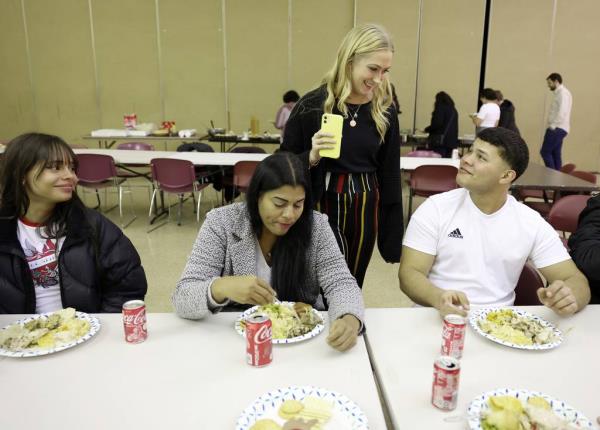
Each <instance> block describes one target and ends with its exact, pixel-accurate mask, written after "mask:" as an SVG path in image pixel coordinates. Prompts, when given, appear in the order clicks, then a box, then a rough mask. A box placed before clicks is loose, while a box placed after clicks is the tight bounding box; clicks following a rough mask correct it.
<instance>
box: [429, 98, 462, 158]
mask: <svg viewBox="0 0 600 430" xmlns="http://www.w3.org/2000/svg"><path fill="white" fill-rule="evenodd" d="M425 132H427V133H429V145H430V148H431V149H432V150H434V151H435V152H437V153H438V154H440V155H441V156H442V157H446V158H448V157H450V156H451V155H452V150H453V149H455V148H458V112H457V111H456V108H455V107H454V100H452V97H450V96H449V95H448V94H447V93H445V92H444V91H440V92H439V93H437V94H436V95H435V103H434V105H433V112H432V113H431V124H430V125H428V126H427V127H425Z"/></svg>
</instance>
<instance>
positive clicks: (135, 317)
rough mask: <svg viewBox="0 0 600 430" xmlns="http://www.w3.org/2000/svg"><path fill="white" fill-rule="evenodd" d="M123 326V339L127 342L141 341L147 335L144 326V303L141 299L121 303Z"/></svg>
mask: <svg viewBox="0 0 600 430" xmlns="http://www.w3.org/2000/svg"><path fill="white" fill-rule="evenodd" d="M123 328H124V329H125V340H126V341H127V342H129V343H142V342H143V341H145V340H146V338H147V337H148V329H147V328H146V304H145V303H144V302H143V300H130V301H128V302H125V303H123Z"/></svg>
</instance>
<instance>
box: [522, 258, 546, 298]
mask: <svg viewBox="0 0 600 430" xmlns="http://www.w3.org/2000/svg"><path fill="white" fill-rule="evenodd" d="M539 288H544V280H543V279H542V277H541V276H540V274H539V273H538V272H537V270H535V267H533V266H532V265H531V264H530V263H529V262H527V263H525V266H523V271H522V272H521V276H519V281H518V282H517V286H516V287H515V306H533V305H541V304H542V303H541V302H540V299H539V298H538V295H537V290H538V289H539Z"/></svg>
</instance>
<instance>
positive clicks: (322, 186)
mask: <svg viewBox="0 0 600 430" xmlns="http://www.w3.org/2000/svg"><path fill="white" fill-rule="evenodd" d="M393 54H394V47H393V44H392V41H391V39H390V36H389V35H388V33H387V32H386V31H385V30H384V29H383V28H381V27H379V26H377V25H373V24H365V25H362V26H359V27H355V28H353V29H352V30H350V32H349V33H348V34H347V35H346V37H345V38H344V40H343V41H342V44H341V46H340V47H339V49H338V53H337V58H336V60H335V63H334V65H333V67H332V69H331V70H330V71H329V72H328V73H327V74H326V75H325V78H324V80H323V85H322V86H320V87H319V88H317V89H315V90H312V91H310V92H309V93H308V94H306V95H305V96H304V97H302V98H301V99H300V101H299V102H298V103H297V104H296V106H295V107H294V110H293V111H292V113H291V115H290V119H289V121H288V123H287V126H286V130H285V135H284V138H283V144H282V149H284V150H287V151H291V152H294V153H296V154H299V155H300V157H301V159H302V161H303V162H304V164H305V165H306V167H307V168H308V169H310V175H311V185H312V193H313V195H314V201H315V203H316V207H317V209H318V210H320V211H321V212H323V213H325V214H327V215H328V217H329V224H330V225H331V228H332V229H333V232H334V234H335V238H336V239H337V242H338V245H339V247H340V249H341V251H342V253H343V254H344V256H345V258H346V261H347V263H348V267H349V268H350V272H352V274H353V275H354V276H355V277H356V280H357V281H358V285H359V286H361V287H362V284H363V281H364V278H365V273H366V270H367V266H368V264H369V261H370V259H371V255H372V253H373V248H374V246H375V241H376V238H377V237H378V245H379V251H380V253H381V255H382V257H383V258H384V260H385V261H387V262H398V261H399V260H400V250H401V243H402V233H403V214H402V194H401V178H400V132H399V126H398V115H397V112H396V108H395V106H394V104H393V102H392V100H393V98H392V91H391V86H390V82H389V80H388V76H387V75H388V72H389V69H390V67H391V64H392V57H393ZM324 113H334V114H339V115H342V116H343V117H344V123H343V131H342V145H341V154H340V157H339V158H338V159H332V158H321V155H320V153H319V151H320V150H322V149H330V148H332V144H333V140H332V136H331V135H330V134H327V133H324V132H321V131H320V127H321V116H322V115H323V114H324Z"/></svg>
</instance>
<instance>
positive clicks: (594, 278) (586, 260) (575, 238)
mask: <svg viewBox="0 0 600 430" xmlns="http://www.w3.org/2000/svg"><path fill="white" fill-rule="evenodd" d="M569 249H570V250H571V258H573V261H574V262H575V264H576V265H577V267H578V268H579V270H581V271H582V272H583V274H584V275H585V276H586V278H587V279H588V282H589V283H590V290H591V292H592V299H591V301H590V303H592V304H600V196H596V197H592V198H591V199H589V200H588V203H587V207H586V208H585V209H584V210H583V212H581V215H579V225H578V226H577V231H576V232H575V233H573V234H572V235H571V237H569Z"/></svg>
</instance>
